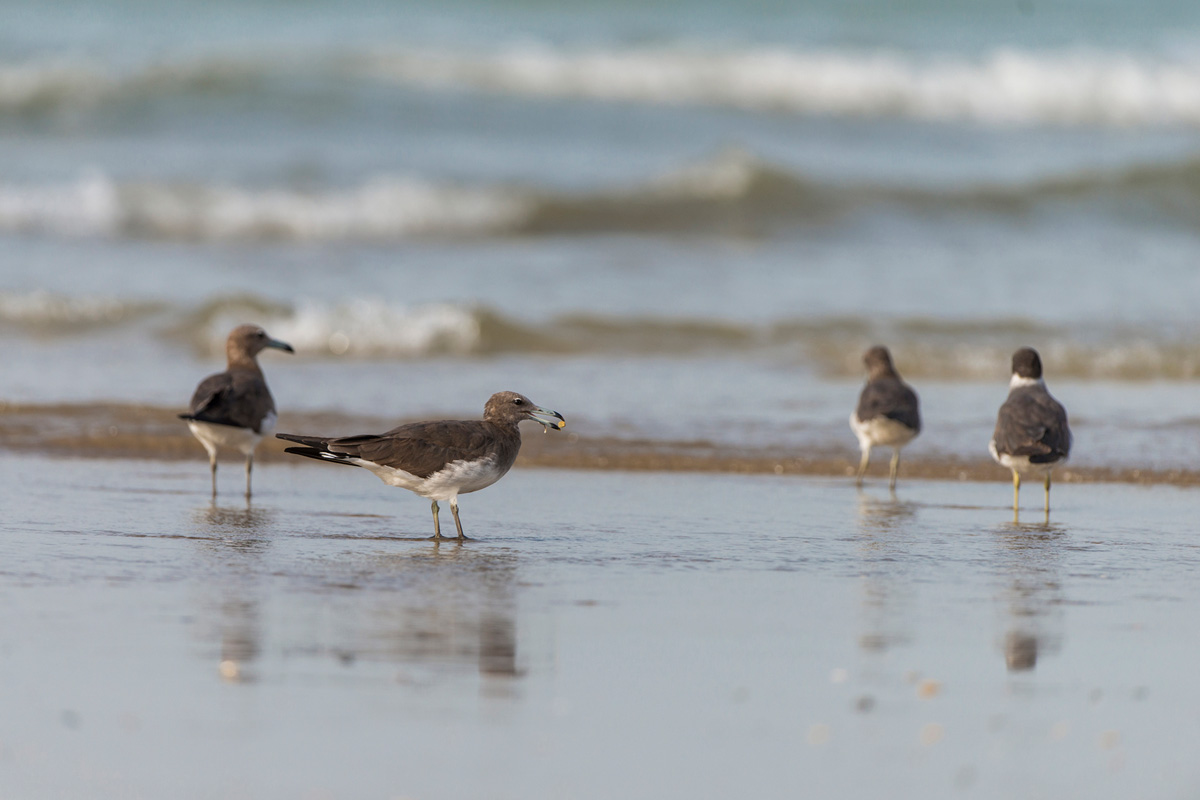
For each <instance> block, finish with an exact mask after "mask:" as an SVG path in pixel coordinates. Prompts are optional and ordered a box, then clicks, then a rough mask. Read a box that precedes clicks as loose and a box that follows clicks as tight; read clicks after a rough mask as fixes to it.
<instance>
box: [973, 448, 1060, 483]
mask: <svg viewBox="0 0 1200 800" xmlns="http://www.w3.org/2000/svg"><path fill="white" fill-rule="evenodd" d="M988 450H989V451H990V452H991V454H992V458H994V459H995V460H996V463H998V464H999V465H1000V466H1002V467H1008V468H1009V469H1011V470H1016V471H1017V472H1018V473H1019V474H1021V475H1038V476H1041V477H1045V476H1047V475H1049V474H1050V473H1051V471H1053V470H1054V468H1055V467H1060V466H1062V465H1063V464H1065V463H1066V461H1067V460H1066V459H1065V458H1060V459H1059V460H1058V461H1052V462H1050V463H1049V464H1033V463H1031V462H1030V461H1029V456H1010V455H1008V454H1007V453H997V452H996V441H995V439H993V440H992V441H990V442H988Z"/></svg>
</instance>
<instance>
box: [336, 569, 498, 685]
mask: <svg viewBox="0 0 1200 800" xmlns="http://www.w3.org/2000/svg"><path fill="white" fill-rule="evenodd" d="M373 564H374V565H375V567H376V569H377V570H378V572H379V575H380V578H381V580H383V581H385V582H386V583H387V584H393V583H400V584H403V586H404V590H403V591H402V592H400V593H399V595H398V596H393V600H395V601H398V602H395V603H394V604H392V603H390V604H389V605H388V607H386V608H380V609H379V614H378V616H377V617H376V618H375V619H374V620H373V624H372V626H371V628H372V629H368V630H363V631H362V632H361V634H360V635H361V636H363V637H364V639H365V640H366V641H367V642H370V641H371V640H373V639H374V640H377V641H378V642H379V643H381V644H382V645H383V646H384V650H383V652H384V654H385V655H386V656H387V657H389V658H393V659H395V660H397V661H399V662H402V663H407V664H410V665H415V664H430V665H435V666H436V665H453V664H456V663H461V662H464V661H468V660H470V661H472V662H474V663H475V664H476V666H477V668H478V670H479V673H480V674H481V675H484V676H490V677H515V676H519V675H520V674H521V671H520V669H519V668H518V665H517V633H516V632H517V618H516V606H517V603H516V596H515V595H516V584H517V580H516V577H517V559H516V556H515V554H513V553H511V552H493V551H488V552H482V551H474V550H470V549H468V548H465V547H461V546H458V545H454V546H452V547H445V546H441V547H438V546H434V547H431V548H429V549H428V550H425V549H424V548H423V549H422V551H419V552H415V553H413V552H409V553H404V554H389V555H387V556H383V557H381V558H377V559H374V560H373Z"/></svg>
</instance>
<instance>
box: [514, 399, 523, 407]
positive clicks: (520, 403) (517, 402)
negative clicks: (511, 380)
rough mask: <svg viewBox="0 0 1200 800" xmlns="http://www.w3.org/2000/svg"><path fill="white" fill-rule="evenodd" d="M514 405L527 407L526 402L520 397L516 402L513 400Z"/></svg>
mask: <svg viewBox="0 0 1200 800" xmlns="http://www.w3.org/2000/svg"><path fill="white" fill-rule="evenodd" d="M513 405H516V406H523V405H525V401H524V400H522V399H521V398H519V397H518V398H517V399H516V400H513Z"/></svg>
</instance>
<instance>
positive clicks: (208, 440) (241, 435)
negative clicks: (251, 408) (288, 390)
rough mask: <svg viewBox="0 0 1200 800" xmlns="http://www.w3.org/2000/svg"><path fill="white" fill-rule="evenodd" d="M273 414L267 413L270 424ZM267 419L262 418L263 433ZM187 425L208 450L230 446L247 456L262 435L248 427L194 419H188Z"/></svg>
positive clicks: (265, 429) (265, 430) (272, 421)
mask: <svg viewBox="0 0 1200 800" xmlns="http://www.w3.org/2000/svg"><path fill="white" fill-rule="evenodd" d="M274 416H275V415H274V414H271V415H269V420H270V422H271V423H272V424H274ZM267 421H268V420H263V432H264V433H265V432H267V428H266V423H267ZM188 427H189V428H191V431H192V435H193V436H195V437H196V438H197V439H199V440H200V443H201V444H203V445H204V447H205V449H207V450H208V451H209V452H212V451H213V450H215V449H216V448H218V447H230V448H233V449H234V450H238V451H240V452H241V454H242V455H244V456H248V455H250V454H251V453H253V452H254V448H255V447H257V446H258V443H259V442H260V441H262V435H261V434H258V433H255V432H254V431H252V430H250V429H249V428H235V427H233V426H232V425H216V424H213V423H211V422H197V421H196V420H188Z"/></svg>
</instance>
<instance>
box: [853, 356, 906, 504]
mask: <svg viewBox="0 0 1200 800" xmlns="http://www.w3.org/2000/svg"><path fill="white" fill-rule="evenodd" d="M863 363H864V364H865V365H866V366H867V385H866V386H864V387H863V390H862V394H860V395H859V396H858V407H857V408H855V409H854V413H853V414H851V415H850V429H851V430H853V431H854V435H855V436H857V437H858V446H859V449H861V450H862V460H861V461H859V464H858V479H857V483H858V485H859V486H862V482H863V475H864V474H865V473H866V471H867V464H868V462H870V460H871V448H872V447H874V446H876V445H879V446H881V447H890V448H892V467H891V470H890V472H889V475H888V487H889V488H891V489H895V488H896V473H897V471H899V469H900V448H902V447H904V445H906V444H908V443H909V442H911V441H912V440H913V439H914V438H915V437H916V435H917V434H918V433H920V432H921V412H920V409H919V408H918V405H917V394H916V392H914V391H913V390H912V388H910V387H909V385H908V384H907V383H905V382H904V381H903V380H901V379H900V373H898V372H896V368H895V367H894V366H892V356H891V354H890V353H889V352H888V349H887V348H886V347H880V346H876V347H872V348H871V349H870V350H868V351H867V352H865V353H863Z"/></svg>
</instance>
